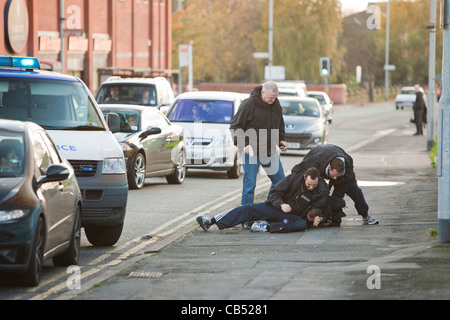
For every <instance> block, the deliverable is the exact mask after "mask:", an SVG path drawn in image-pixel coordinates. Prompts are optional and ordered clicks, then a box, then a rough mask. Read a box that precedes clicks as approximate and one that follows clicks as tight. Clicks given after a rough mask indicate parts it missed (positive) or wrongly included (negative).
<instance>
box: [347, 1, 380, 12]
mask: <svg viewBox="0 0 450 320" xmlns="http://www.w3.org/2000/svg"><path fill="white" fill-rule="evenodd" d="M380 1H383V0H370V1H369V0H341V3H342V12H344V14H346V13H355V12H359V11H363V10H366V9H367V4H368V3H369V2H372V3H373V2H380Z"/></svg>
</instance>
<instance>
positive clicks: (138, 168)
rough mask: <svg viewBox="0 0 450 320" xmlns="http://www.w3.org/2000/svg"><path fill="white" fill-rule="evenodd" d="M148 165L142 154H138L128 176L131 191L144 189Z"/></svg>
mask: <svg viewBox="0 0 450 320" xmlns="http://www.w3.org/2000/svg"><path fill="white" fill-rule="evenodd" d="M145 174H146V163H145V157H144V155H143V154H142V153H138V154H137V155H136V158H135V159H134V163H133V165H132V166H131V170H130V172H129V174H128V186H129V188H130V189H142V188H143V187H144V183H145Z"/></svg>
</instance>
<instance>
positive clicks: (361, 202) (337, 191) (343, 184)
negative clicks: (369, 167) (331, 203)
mask: <svg viewBox="0 0 450 320" xmlns="http://www.w3.org/2000/svg"><path fill="white" fill-rule="evenodd" d="M330 183H331V185H334V191H333V194H332V196H334V197H339V198H344V196H345V194H347V195H348V196H349V197H350V198H351V199H352V200H353V202H354V203H355V209H356V211H357V212H358V214H359V215H361V216H363V217H366V216H367V214H368V212H369V206H368V205H367V202H366V199H365V198H364V194H363V192H362V190H361V188H360V187H358V184H357V182H356V179H355V178H354V177H346V179H342V180H341V178H338V179H337V180H336V181H332V180H330Z"/></svg>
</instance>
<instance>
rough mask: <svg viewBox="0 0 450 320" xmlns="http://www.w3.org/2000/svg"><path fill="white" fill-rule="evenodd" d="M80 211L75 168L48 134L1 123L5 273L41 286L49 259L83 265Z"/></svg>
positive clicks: (0, 266)
mask: <svg viewBox="0 0 450 320" xmlns="http://www.w3.org/2000/svg"><path fill="white" fill-rule="evenodd" d="M81 211H82V197H81V192H80V189H79V186H78V183H77V180H76V178H75V175H74V171H73V168H72V167H71V165H70V164H69V163H68V162H67V161H66V160H64V159H63V158H62V157H61V156H60V154H59V153H58V150H57V149H56V147H55V145H54V144H53V142H52V140H51V139H50V138H49V136H48V135H47V133H46V131H45V130H44V129H43V128H42V127H40V126H38V125H37V124H34V123H32V122H19V121H12V120H0V273H2V274H3V273H20V276H18V277H17V278H18V280H19V281H20V282H21V283H22V284H24V285H27V286H36V285H38V284H39V282H40V279H41V273H42V265H43V263H44V261H46V260H47V259H49V258H52V259H53V264H54V265H56V266H70V265H76V264H78V258H79V252H80V235H81V233H80V228H81Z"/></svg>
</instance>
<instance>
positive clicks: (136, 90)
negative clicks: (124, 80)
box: [96, 83, 158, 107]
mask: <svg viewBox="0 0 450 320" xmlns="http://www.w3.org/2000/svg"><path fill="white" fill-rule="evenodd" d="M96 99H97V102H98V103H101V104H106V103H120V104H137V105H143V106H153V107H155V106H157V105H158V99H157V95H156V87H155V86H154V85H152V84H145V85H140V84H121V83H114V84H103V85H102V86H101V87H100V89H99V90H98V93H97V97H96Z"/></svg>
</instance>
